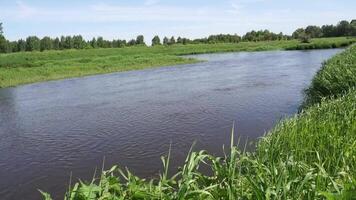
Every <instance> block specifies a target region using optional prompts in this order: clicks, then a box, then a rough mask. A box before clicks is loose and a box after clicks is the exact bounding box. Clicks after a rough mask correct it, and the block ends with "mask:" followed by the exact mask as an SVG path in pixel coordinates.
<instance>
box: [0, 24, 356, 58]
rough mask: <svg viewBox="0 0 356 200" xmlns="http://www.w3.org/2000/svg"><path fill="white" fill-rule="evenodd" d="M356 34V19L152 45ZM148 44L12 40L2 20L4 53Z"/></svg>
mask: <svg viewBox="0 0 356 200" xmlns="http://www.w3.org/2000/svg"><path fill="white" fill-rule="evenodd" d="M339 36H356V20H351V21H350V22H348V21H346V20H343V21H340V22H339V23H338V24H336V25H323V26H321V27H319V26H307V27H305V28H298V29H297V30H295V31H294V32H293V34H292V35H291V36H289V35H285V34H283V33H282V32H280V33H273V32H271V31H269V30H259V31H254V30H253V31H250V32H247V33H246V34H245V35H243V36H242V37H241V36H239V35H237V34H218V35H210V36H209V37H205V38H198V39H188V38H184V37H178V38H177V39H176V38H175V37H174V36H172V37H164V38H163V40H162V41H161V39H160V37H159V36H157V35H156V36H154V37H153V39H152V46H157V45H175V44H182V45H186V44H211V43H238V42H241V41H254V42H257V41H272V40H290V39H300V40H302V42H308V40H309V38H318V37H339ZM135 45H146V43H145V39H144V36H143V35H139V36H137V37H136V39H132V40H129V41H126V40H120V39H117V40H115V39H114V40H105V39H103V37H97V38H93V39H92V40H85V39H84V38H83V37H82V36H81V35H74V36H61V37H56V38H50V37H47V36H46V37H43V38H41V39H40V38H38V37H37V36H29V37H27V38H26V39H25V40H23V39H20V40H17V41H9V40H6V38H5V37H4V35H3V27H2V23H0V53H10V52H19V51H45V50H64V49H90V48H122V47H126V46H135Z"/></svg>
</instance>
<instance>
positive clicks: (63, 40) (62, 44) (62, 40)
mask: <svg viewBox="0 0 356 200" xmlns="http://www.w3.org/2000/svg"><path fill="white" fill-rule="evenodd" d="M65 43H66V38H65V37H64V36H61V41H60V43H59V49H61V50H63V49H64V48H65Z"/></svg>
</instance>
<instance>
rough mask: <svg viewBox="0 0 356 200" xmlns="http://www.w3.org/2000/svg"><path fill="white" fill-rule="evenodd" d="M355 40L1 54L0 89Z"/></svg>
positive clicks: (309, 47)
mask: <svg viewBox="0 0 356 200" xmlns="http://www.w3.org/2000/svg"><path fill="white" fill-rule="evenodd" d="M353 42H356V39H355V38H345V37H340V38H320V39H313V40H311V42H310V43H307V44H302V43H300V42H299V41H297V40H289V41H268V42H240V43H237V44H224V43H220V44H194V45H192V44H191V45H173V46H155V47H144V46H137V47H127V48H115V49H87V50H65V51H45V52H20V53H11V54H0V88H4V87H10V86H16V85H20V84H27V83H34V82H40V81H48V80H57V79H63V78H70V77H80V76H87V75H93V74H104V73H111V72H120V71H128V70H138V69H144V68H151V67H159V66H168V65H175V64H187V63H194V62H198V61H197V60H194V59H188V58H182V57H179V55H188V54H200V53H214V52H231V51H264V50H283V49H288V50H293V49H318V48H336V47H344V46H348V45H349V44H351V43H353Z"/></svg>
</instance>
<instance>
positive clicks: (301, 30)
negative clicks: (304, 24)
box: [292, 28, 305, 39]
mask: <svg viewBox="0 0 356 200" xmlns="http://www.w3.org/2000/svg"><path fill="white" fill-rule="evenodd" d="M303 35H305V30H304V28H298V29H297V30H295V31H294V32H293V34H292V37H293V38H294V39H298V38H300V37H301V36H303Z"/></svg>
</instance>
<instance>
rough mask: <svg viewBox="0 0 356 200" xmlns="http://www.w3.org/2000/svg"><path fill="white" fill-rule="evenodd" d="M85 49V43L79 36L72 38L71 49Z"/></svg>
mask: <svg viewBox="0 0 356 200" xmlns="http://www.w3.org/2000/svg"><path fill="white" fill-rule="evenodd" d="M84 47H85V41H84V40H83V37H82V36H81V35H75V36H73V48H75V49H83V48H84Z"/></svg>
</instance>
